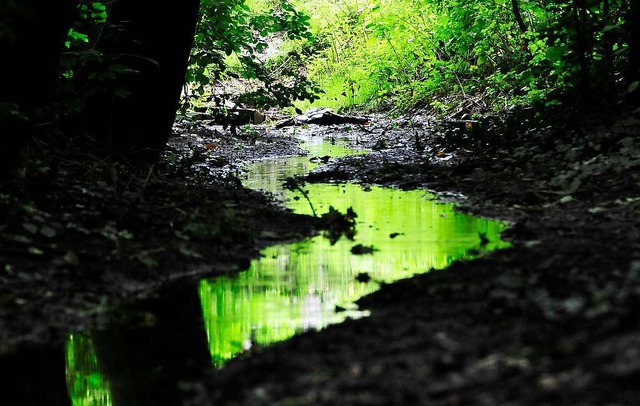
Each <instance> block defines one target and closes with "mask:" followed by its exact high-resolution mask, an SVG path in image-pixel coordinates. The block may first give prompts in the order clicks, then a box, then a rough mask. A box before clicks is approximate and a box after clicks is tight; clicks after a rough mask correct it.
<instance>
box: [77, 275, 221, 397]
mask: <svg viewBox="0 0 640 406" xmlns="http://www.w3.org/2000/svg"><path fill="white" fill-rule="evenodd" d="M162 293H163V294H161V295H159V299H151V300H148V301H146V302H144V303H143V304H141V308H144V309H145V311H144V312H140V313H134V315H133V316H128V317H132V318H135V319H136V320H137V319H138V318H139V319H140V320H137V322H136V320H127V322H126V323H125V324H126V326H112V327H111V328H110V329H108V330H107V331H104V332H94V333H86V334H85V335H74V336H72V337H71V338H70V339H69V340H68V342H67V379H68V387H69V395H70V396H71V398H72V399H71V400H72V404H73V405H89V404H91V405H105V406H106V405H111V404H114V405H132V404H145V405H146V404H158V405H160V404H178V403H179V401H180V396H181V395H182V394H181V393H180V392H179V391H178V388H177V387H176V384H175V383H176V382H178V381H180V380H185V379H189V377H191V376H196V375H197V374H199V373H200V371H201V370H202V369H205V368H207V367H208V366H209V365H210V364H209V362H208V359H209V353H208V351H207V342H206V336H205V334H204V332H203V331H202V318H201V313H200V311H201V306H200V300H199V297H198V295H197V291H196V289H195V287H194V286H187V287H183V286H182V287H174V288H172V289H171V291H164V292H162ZM128 314H129V313H128Z"/></svg>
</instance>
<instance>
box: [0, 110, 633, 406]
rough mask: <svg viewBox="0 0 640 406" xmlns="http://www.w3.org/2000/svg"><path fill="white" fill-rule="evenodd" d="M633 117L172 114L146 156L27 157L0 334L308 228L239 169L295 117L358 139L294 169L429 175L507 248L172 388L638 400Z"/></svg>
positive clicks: (243, 257)
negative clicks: (274, 126)
mask: <svg viewBox="0 0 640 406" xmlns="http://www.w3.org/2000/svg"><path fill="white" fill-rule="evenodd" d="M639 123H640V117H638V114H637V113H636V114H631V113H630V114H625V115H622V116H620V117H617V118H616V119H615V120H612V123H609V124H606V123H602V122H595V121H594V122H588V121H582V122H581V125H580V126H578V125H574V126H573V127H572V126H568V127H564V128H546V129H541V128H532V129H531V130H530V134H529V135H530V137H528V136H527V134H526V133H522V134H515V133H510V132H509V131H511V130H510V129H509V127H508V126H502V127H499V126H497V125H494V123H492V122H486V123H485V122H483V123H476V122H473V123H470V124H467V123H464V122H451V123H439V122H436V121H433V120H431V119H430V118H429V117H428V116H426V115H419V114H418V115H413V116H411V117H406V118H402V119H388V118H384V117H377V116H371V117H369V123H368V124H367V125H340V126H322V127H318V126H313V125H309V126H303V127H293V128H288V129H282V130H281V131H276V132H272V131H271V130H270V128H269V127H266V126H263V127H256V128H253V129H252V130H251V131H247V132H241V133H240V135H239V136H238V137H233V136H230V135H229V134H227V133H225V132H222V131H220V129H216V128H207V127H203V126H199V125H190V126H189V125H186V124H184V125H181V126H179V127H178V128H177V129H176V134H177V135H176V137H174V138H173V139H172V140H171V144H170V146H169V148H168V151H167V154H166V156H165V158H164V160H163V163H162V164H160V165H158V166H156V167H154V168H153V170H149V169H148V168H147V169H144V170H139V169H135V168H134V167H126V166H119V164H111V163H105V162H100V161H95V160H94V159H92V157H85V158H86V159H84V160H83V159H81V158H80V157H74V159H73V160H72V159H70V158H69V156H63V158H64V159H60V156H58V155H55V154H53V155H50V157H53V158H51V159H48V160H45V159H37V160H35V159H34V160H32V162H31V164H30V167H29V168H27V170H28V174H29V176H26V177H25V179H24V180H22V181H20V182H17V183H15V184H13V185H7V187H6V188H5V189H4V190H6V192H3V194H2V195H0V204H1V205H2V211H1V212H2V213H3V216H4V217H3V224H4V225H3V228H2V230H1V232H2V234H1V238H2V241H3V244H2V249H1V250H0V254H1V255H2V264H3V270H4V273H3V275H2V284H1V285H0V310H1V311H0V324H1V325H2V327H3V328H2V329H1V330H0V331H1V332H2V333H1V334H2V336H1V337H0V339H1V340H0V341H1V342H2V348H1V349H2V351H3V353H5V354H7V353H9V354H12V353H15V352H16V351H18V350H19V349H21V348H24V346H25V345H28V346H29V348H33V347H34V346H36V347H37V348H39V350H38V351H41V350H42V349H50V348H52V347H53V346H55V345H57V344H56V343H60V341H62V340H63V339H64V338H65V337H66V336H67V334H68V333H69V332H72V331H78V330H81V329H84V328H85V327H100V326H103V325H105V324H106V323H108V322H109V320H108V317H107V316H106V315H107V314H108V310H110V309H113V308H114V307H116V306H117V305H119V304H121V303H122V302H123V301H125V300H126V299H127V300H128V299H132V298H136V297H137V298H151V300H153V297H154V293H153V292H156V291H157V289H158V288H160V287H161V286H173V285H174V284H176V282H177V281H178V280H182V281H188V280H189V279H196V278H200V277H202V276H209V275H217V274H223V273H235V272H236V271H238V270H241V269H243V268H245V267H246V266H247V263H248V259H249V258H250V257H252V256H255V255H257V253H258V251H257V250H258V248H259V247H263V246H265V245H268V244H272V243H274V242H278V241H287V240H295V239H300V238H302V237H303V236H306V235H309V234H312V233H315V232H317V231H318V229H319V228H320V227H321V226H320V225H318V224H317V222H316V221H315V220H313V219H312V218H311V217H306V216H294V215H292V214H291V213H289V212H287V211H286V210H283V209H282V208H279V207H278V206H276V205H273V204H272V202H271V200H270V199H269V198H268V197H265V196H263V195H262V194H260V193H257V192H252V191H248V190H246V189H243V188H242V187H241V186H240V182H239V181H238V177H242V176H243V175H242V165H241V162H244V161H246V160H247V159H253V158H259V157H266V156H279V155H295V154H299V153H300V150H299V149H298V146H297V142H296V141H295V140H294V139H293V135H294V133H300V132H302V133H305V134H306V135H307V136H309V137H314V136H319V135H318V134H322V136H326V137H328V138H329V139H331V138H336V139H337V138H345V139H347V141H348V142H349V143H351V144H352V145H354V146H357V147H366V148H370V149H371V151H372V152H370V153H369V154H368V155H364V156H356V157H349V158H342V159H328V160H326V161H327V162H326V165H323V166H322V167H321V168H319V169H318V170H317V171H315V172H314V173H313V174H312V175H310V176H309V178H308V179H307V181H339V182H342V181H348V180H353V181H357V182H360V183H362V184H364V185H365V186H366V185H370V184H381V185H387V186H395V187H402V188H427V189H431V190H436V191H439V192H443V193H444V196H446V197H448V198H449V199H453V200H456V201H458V202H460V205H461V206H460V208H461V210H469V211H473V212H475V213H480V214H485V215H490V216H493V217H498V218H503V219H509V220H511V221H512V222H513V227H512V229H511V230H510V231H509V232H508V235H507V236H506V237H507V238H508V239H509V240H510V241H512V242H513V243H514V247H513V248H511V249H509V250H505V251H499V252H494V253H492V254H490V255H488V256H487V257H486V258H484V259H481V260H476V261H461V262H458V263H455V264H454V265H453V266H451V267H450V268H449V269H448V270H444V271H433V272H431V273H428V274H425V275H422V276H418V277H414V278H411V279H408V280H405V281H401V282H398V283H394V284H390V285H384V286H382V288H381V290H380V291H379V292H377V293H375V294H373V295H371V296H368V297H366V298H363V299H362V300H361V301H360V306H361V307H362V308H364V309H370V310H371V313H372V314H371V316H370V317H368V318H366V319H361V320H357V321H356V320H351V321H348V322H346V323H344V324H341V325H336V326H332V327H328V328H326V329H324V330H322V331H320V332H317V333H305V334H302V335H300V336H297V337H294V338H293V339H292V340H291V341H289V342H286V343H281V344H275V345H273V346H270V347H266V348H256V347H254V348H252V349H251V351H249V352H248V353H247V354H245V355H243V356H241V357H240V358H238V359H236V360H233V361H231V362H230V363H228V364H227V366H225V367H224V368H223V369H221V370H214V369H213V368H207V372H206V373H205V375H204V376H202V375H198V376H192V375H191V376H189V378H188V379H186V380H184V379H182V380H181V381H180V382H173V383H172V382H167V385H174V384H175V385H179V387H180V392H181V393H183V394H184V399H181V400H180V402H182V400H184V402H183V403H185V404H216V405H217V404H269V405H271V404H327V405H329V404H345V405H350V404H353V405H355V404H362V405H371V404H443V405H461V404H513V405H521V404H531V405H534V404H535V405H539V404H568V405H569V404H593V405H597V404H603V403H610V404H634V403H635V401H636V400H638V399H640V394H638V389H637V388H636V387H635V385H634V382H635V381H636V380H637V377H638V376H639V375H640V364H639V363H638V354H640V330H639V329H638V321H639V317H638V316H639V315H638V310H637V309H638V304H639V303H640V265H638V264H640V251H639V250H638V244H639V243H638V241H639V238H638V237H639V235H638V233H639V232H640V230H638V205H639V204H640V200H638V196H639V193H640V190H638V180H639V176H640V174H639V173H638V168H639V167H640V148H639V147H638V141H637V139H638V137H637V135H638V134H637V132H638V127H639V126H638V124H639ZM314 134H315V135H314ZM509 137H510V138H509ZM76 158H77V160H75V159H76ZM309 158H310V159H311V158H314V157H309ZM318 158H323V157H318ZM320 160H321V161H323V160H322V159H320ZM38 351H36V352H33V353H34V354H39V353H40V354H41V353H44V352H42V351H44V350H42V351H41V352H38ZM2 362H3V363H4V364H5V365H9V364H10V362H11V359H9V360H8V361H7V358H4V360H3V361H2ZM7 362H9V364H8V363H7ZM17 404H21V403H17Z"/></svg>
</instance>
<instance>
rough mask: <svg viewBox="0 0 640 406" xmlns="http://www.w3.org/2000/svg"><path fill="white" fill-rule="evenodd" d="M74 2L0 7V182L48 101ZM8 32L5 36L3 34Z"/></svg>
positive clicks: (28, 1) (26, 0)
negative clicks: (0, 28)
mask: <svg viewBox="0 0 640 406" xmlns="http://www.w3.org/2000/svg"><path fill="white" fill-rule="evenodd" d="M76 3H77V1H76V0H57V1H40V0H21V1H15V2H13V3H10V2H6V3H5V4H3V5H0V12H1V13H2V26H3V28H4V30H3V31H2V32H1V33H0V55H2V61H3V62H2V63H1V64H0V143H1V145H0V178H6V177H8V176H9V175H10V173H11V171H12V170H13V169H14V167H15V165H16V164H17V162H18V160H19V155H20V152H21V151H22V149H23V148H24V146H25V145H26V144H27V142H28V141H29V139H30V137H31V136H32V135H33V132H34V126H37V125H39V124H42V122H46V121H48V120H49V118H48V117H46V115H47V114H46V113H47V110H50V107H51V104H52V103H53V101H54V93H55V89H56V85H57V81H58V78H59V73H60V72H59V69H60V53H61V52H62V49H63V47H64V41H65V38H66V34H67V32H68V31H69V28H70V27H71V23H72V21H73V16H74V10H75V7H76ZM7 29H8V31H7Z"/></svg>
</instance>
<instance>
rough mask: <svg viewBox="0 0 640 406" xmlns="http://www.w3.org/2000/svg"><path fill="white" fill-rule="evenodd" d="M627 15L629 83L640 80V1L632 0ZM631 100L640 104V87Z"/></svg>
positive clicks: (633, 93)
mask: <svg viewBox="0 0 640 406" xmlns="http://www.w3.org/2000/svg"><path fill="white" fill-rule="evenodd" d="M629 7H630V8H629V15H628V17H627V26H628V27H629V64H628V68H627V83H629V84H631V83H634V82H638V81H640V2H638V0H631V2H630V6H629ZM629 100H630V102H631V103H633V104H635V105H639V104H640V88H637V89H636V90H635V91H634V92H632V93H631V94H629Z"/></svg>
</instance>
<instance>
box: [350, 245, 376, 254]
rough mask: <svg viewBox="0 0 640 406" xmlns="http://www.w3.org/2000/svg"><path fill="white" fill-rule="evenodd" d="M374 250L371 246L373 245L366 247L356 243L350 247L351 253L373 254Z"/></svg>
mask: <svg viewBox="0 0 640 406" xmlns="http://www.w3.org/2000/svg"><path fill="white" fill-rule="evenodd" d="M374 250H375V248H373V246H370V247H367V246H364V245H362V244H358V245H354V246H353V247H352V248H351V253H352V254H353V255H364V254H373V251H374Z"/></svg>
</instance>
